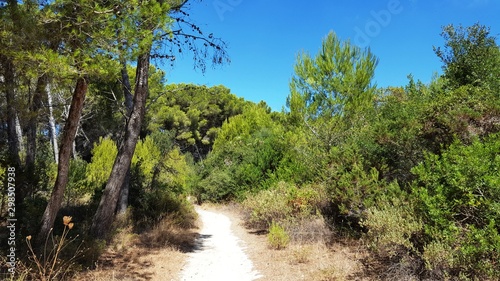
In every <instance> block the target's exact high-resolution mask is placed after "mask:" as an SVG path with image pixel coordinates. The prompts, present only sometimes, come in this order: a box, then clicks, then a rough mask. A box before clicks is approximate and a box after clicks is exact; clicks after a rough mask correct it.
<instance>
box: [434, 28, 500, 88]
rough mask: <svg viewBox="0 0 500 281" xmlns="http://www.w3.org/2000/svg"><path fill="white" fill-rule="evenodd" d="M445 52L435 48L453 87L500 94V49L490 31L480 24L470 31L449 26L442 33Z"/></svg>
mask: <svg viewBox="0 0 500 281" xmlns="http://www.w3.org/2000/svg"><path fill="white" fill-rule="evenodd" d="M441 35H442V36H443V38H444V39H445V40H446V42H445V46H444V49H441V48H436V47H434V51H435V52H436V54H437V56H438V57H439V58H440V59H441V60H442V61H443V63H444V66H443V70H444V73H445V74H444V77H445V78H446V79H447V80H448V81H447V82H448V83H449V86H451V87H452V88H458V87H460V86H464V85H471V86H474V87H481V88H486V89H488V90H490V91H492V92H495V93H497V96H498V91H499V90H500V81H499V79H498V77H500V49H499V47H498V45H497V44H496V42H495V40H496V38H495V37H494V36H492V35H490V29H489V28H488V27H486V26H483V25H480V24H479V23H476V24H474V25H472V26H469V27H463V26H462V25H459V26H457V27H455V26H453V25H447V26H445V27H443V32H442V33H441Z"/></svg>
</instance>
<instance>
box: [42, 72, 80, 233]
mask: <svg viewBox="0 0 500 281" xmlns="http://www.w3.org/2000/svg"><path fill="white" fill-rule="evenodd" d="M87 87H88V85H87V81H86V80H85V78H78V80H77V82H76V87H75V91H74V93H73V98H72V100H71V106H70V109H69V114H68V119H67V120H66V124H65V126H64V131H63V135H62V139H61V148H60V150H59V165H57V177H56V183H55V184H54V189H53V190H52V195H51V196H50V200H49V203H48V204H47V207H46V209H45V212H44V213H43V217H42V226H41V228H40V232H39V234H38V237H37V242H38V243H40V242H42V241H44V240H45V238H46V237H47V235H48V234H49V231H50V229H51V228H52V227H53V225H54V221H55V219H56V216H57V212H59V209H60V208H61V203H62V200H63V196H64V190H65V188H66V185H67V183H68V174H69V161H70V158H71V151H72V147H73V140H74V139H75V135H76V130H77V128H78V124H79V123H80V117H81V114H82V109H83V104H84V101H85V95H86V94H87Z"/></svg>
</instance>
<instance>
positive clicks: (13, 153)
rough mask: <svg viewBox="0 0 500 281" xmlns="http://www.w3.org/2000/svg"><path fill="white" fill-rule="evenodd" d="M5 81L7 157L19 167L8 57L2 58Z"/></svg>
mask: <svg viewBox="0 0 500 281" xmlns="http://www.w3.org/2000/svg"><path fill="white" fill-rule="evenodd" d="M2 60H3V67H4V69H5V72H4V81H5V94H6V100H7V141H8V143H9V158H10V163H11V165H13V166H15V167H16V168H18V169H19V168H21V158H20V156H19V147H20V146H19V145H20V144H19V138H18V135H17V132H16V116H17V110H16V105H15V98H16V93H15V88H16V82H15V74H14V64H13V63H12V61H11V60H10V59H8V58H2Z"/></svg>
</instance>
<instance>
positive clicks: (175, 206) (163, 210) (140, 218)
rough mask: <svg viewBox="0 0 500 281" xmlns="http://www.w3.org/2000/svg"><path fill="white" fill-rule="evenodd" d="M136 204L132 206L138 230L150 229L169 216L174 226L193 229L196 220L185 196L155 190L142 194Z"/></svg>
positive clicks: (194, 213)
mask: <svg viewBox="0 0 500 281" xmlns="http://www.w3.org/2000/svg"><path fill="white" fill-rule="evenodd" d="M138 203H139V205H138V206H133V217H134V221H135V223H136V226H137V227H138V228H139V230H143V229H147V228H151V227H152V226H155V225H157V224H158V223H159V222H161V221H162V220H163V219H164V218H165V217H167V216H169V215H170V216H171V218H172V219H174V218H175V220H174V221H175V222H174V223H175V224H176V225H179V226H181V227H184V228H190V227H193V226H194V224H195V221H196V218H197V215H196V212H195V210H194V207H193V205H192V204H191V203H189V202H188V200H187V199H186V196H185V195H178V194H174V193H172V192H169V191H161V190H155V191H152V192H146V193H144V194H143V195H142V196H141V198H140V199H139V202H138Z"/></svg>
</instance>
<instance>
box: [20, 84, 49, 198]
mask: <svg viewBox="0 0 500 281" xmlns="http://www.w3.org/2000/svg"><path fill="white" fill-rule="evenodd" d="M46 85H47V76H46V75H42V76H40V77H39V78H38V80H37V82H36V88H35V93H34V94H33V97H32V99H31V102H30V105H29V118H28V122H27V124H26V158H25V167H26V168H25V172H26V179H27V180H28V181H33V180H34V178H35V157H36V135H37V131H38V115H39V111H40V108H42V99H43V96H44V94H45V87H46ZM33 184H34V182H30V183H29V184H28V186H29V187H28V188H30V189H32V188H33Z"/></svg>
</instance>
